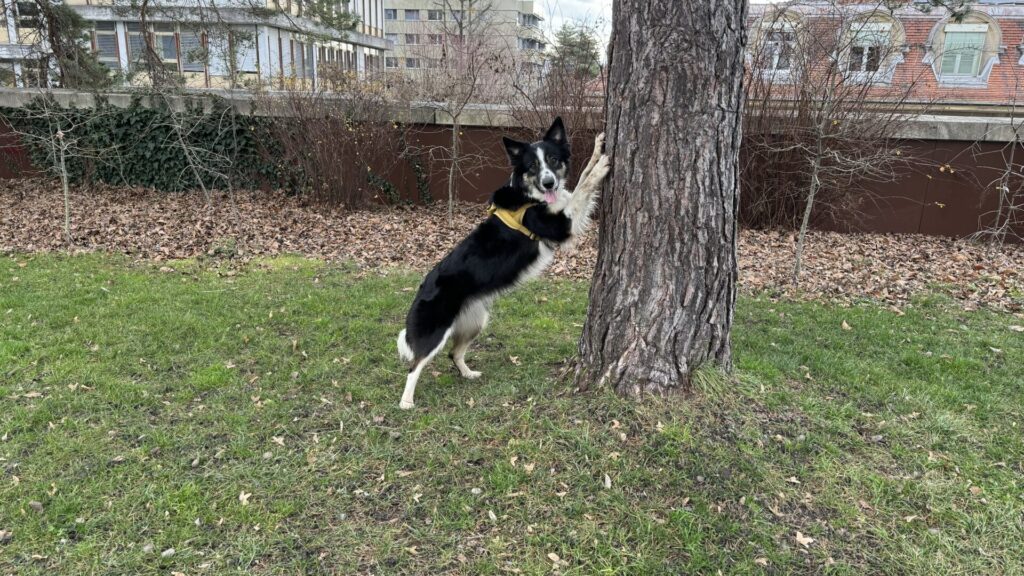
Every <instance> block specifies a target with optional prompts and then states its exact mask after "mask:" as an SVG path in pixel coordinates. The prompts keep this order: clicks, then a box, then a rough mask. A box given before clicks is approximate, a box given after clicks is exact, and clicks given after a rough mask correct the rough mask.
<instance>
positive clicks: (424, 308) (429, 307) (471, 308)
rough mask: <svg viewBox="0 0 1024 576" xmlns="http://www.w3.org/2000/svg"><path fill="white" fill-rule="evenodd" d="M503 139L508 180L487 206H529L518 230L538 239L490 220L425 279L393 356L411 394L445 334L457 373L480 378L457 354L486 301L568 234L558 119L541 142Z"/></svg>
mask: <svg viewBox="0 0 1024 576" xmlns="http://www.w3.org/2000/svg"><path fill="white" fill-rule="evenodd" d="M504 141H505V148H506V150H507V152H508V156H509V160H510V161H511V163H512V168H513V172H512V177H511V179H510V181H509V183H508V184H507V185H505V186H503V187H501V188H499V189H498V190H497V191H495V192H494V194H493V196H492V197H491V203H492V204H494V205H495V206H496V207H498V208H506V209H510V210H516V209H518V208H521V207H522V206H524V205H527V204H535V205H534V206H532V207H530V208H528V209H527V210H526V212H525V214H524V216H523V225H525V226H526V228H527V229H529V230H530V231H531V232H533V234H534V235H535V236H537V237H538V238H537V239H536V240H534V239H531V238H530V237H528V236H527V235H525V234H523V233H522V232H520V231H518V230H514V229H512V228H510V227H508V226H507V225H505V224H504V223H503V222H502V221H501V220H500V219H499V218H498V217H497V216H496V215H491V216H490V217H488V218H487V219H486V220H484V221H483V222H482V223H481V224H480V225H479V226H477V228H476V229H475V230H473V232H471V233H470V234H469V236H467V237H466V239H465V240H463V241H462V242H461V243H459V245H458V246H456V247H455V248H454V249H453V250H452V251H451V252H450V253H449V254H448V255H447V256H445V258H444V259H443V260H441V262H440V263H439V264H438V265H437V266H435V267H434V269H433V270H431V271H430V273H429V274H427V276H426V278H425V279H424V280H423V282H422V283H421V284H420V287H419V290H418V292H417V293H416V298H415V300H414V301H413V304H412V308H411V309H410V310H409V314H408V316H407V317H406V322H405V330H403V331H402V333H401V334H399V337H398V348H399V353H400V355H401V356H402V357H403V358H405V359H406V360H408V361H410V363H411V370H410V380H411V381H412V388H413V390H414V389H415V381H416V380H417V379H418V377H419V371H420V370H421V369H422V367H423V365H425V364H426V362H428V361H429V360H430V359H431V358H432V357H433V356H434V355H435V354H436V353H437V352H438V351H439V349H440V348H441V346H443V344H444V343H445V340H446V338H447V337H448V336H449V335H450V336H451V337H452V339H453V342H454V345H453V349H452V353H451V354H450V355H449V356H450V357H452V359H453V360H454V361H455V364H456V367H457V368H458V369H459V371H460V372H461V373H462V375H463V376H465V377H468V378H475V377H476V376H479V374H478V373H476V372H473V371H471V370H469V368H468V367H466V366H465V362H464V360H463V356H464V354H465V349H466V347H468V345H469V342H471V341H472V340H473V339H474V338H475V337H476V336H477V335H478V333H479V332H480V330H482V329H483V326H484V324H486V321H487V313H488V309H489V307H490V303H491V301H492V300H493V299H494V297H495V296H497V295H498V294H500V293H501V292H503V291H505V290H508V289H510V288H513V287H514V286H515V285H517V284H518V283H520V282H522V281H524V280H527V279H529V278H531V277H533V276H535V275H536V274H539V273H540V271H542V270H543V268H544V267H545V266H546V265H547V264H548V263H549V262H550V260H551V257H552V251H553V250H554V248H555V247H557V246H559V245H561V244H563V243H565V242H567V241H569V240H570V239H571V237H572V235H573V222H572V218H571V215H570V214H567V213H566V212H565V211H564V210H562V209H558V210H557V211H554V210H555V208H554V203H555V199H556V198H558V197H559V194H561V195H562V200H563V201H562V204H560V205H564V204H565V202H564V199H565V196H564V195H566V194H568V193H567V192H564V190H563V186H564V184H565V179H566V177H567V173H568V169H569V160H570V149H569V143H568V138H567V137H566V132H565V127H564V126H563V124H562V120H561V118H558V119H556V120H555V122H554V124H553V125H552V126H551V128H550V129H549V130H548V132H547V134H546V135H545V136H544V139H543V140H541V141H539V142H535V143H533V144H526V143H522V142H517V141H515V140H511V139H509V138H505V139H504ZM586 216H589V215H585V216H584V217H586ZM413 372H415V374H413ZM407 394H409V392H408V384H407ZM407 403H408V405H406V404H407ZM410 407H411V394H410V398H406V397H405V396H403V408H410Z"/></svg>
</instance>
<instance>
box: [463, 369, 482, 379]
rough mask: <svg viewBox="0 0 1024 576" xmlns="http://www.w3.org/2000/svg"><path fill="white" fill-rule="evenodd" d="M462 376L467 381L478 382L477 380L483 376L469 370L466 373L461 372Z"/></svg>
mask: <svg viewBox="0 0 1024 576" xmlns="http://www.w3.org/2000/svg"><path fill="white" fill-rule="evenodd" d="M460 374H462V377H463V378H465V379H467V380H476V379H477V378H479V377H481V376H483V374H481V373H480V372H477V371H476V370H467V371H465V372H460Z"/></svg>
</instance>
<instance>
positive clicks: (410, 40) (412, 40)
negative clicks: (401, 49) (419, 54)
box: [405, 34, 420, 46]
mask: <svg viewBox="0 0 1024 576" xmlns="http://www.w3.org/2000/svg"><path fill="white" fill-rule="evenodd" d="M405 43H406V44H408V45H410V46H416V45H417V44H419V43H420V35H419V34H406V35H405Z"/></svg>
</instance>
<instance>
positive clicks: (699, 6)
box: [576, 0, 747, 397]
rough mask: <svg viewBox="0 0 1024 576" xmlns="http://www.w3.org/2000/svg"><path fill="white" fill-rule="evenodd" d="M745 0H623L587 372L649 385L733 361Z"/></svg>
mask: <svg viewBox="0 0 1024 576" xmlns="http://www.w3.org/2000/svg"><path fill="white" fill-rule="evenodd" d="M746 14H747V2H746V0H721V1H715V0H690V1H688V2H679V1H678V0H617V1H616V2H615V8H614V16H613V23H614V28H613V32H612V44H611V54H610V56H609V70H610V72H609V82H608V103H609V104H608V119H607V145H608V149H607V152H608V153H609V154H610V156H611V158H612V173H611V177H610V179H609V181H608V184H607V185H606V186H605V191H604V194H603V195H602V198H601V208H600V210H601V216H600V221H601V224H600V232H599V233H600V244H599V253H598V258H597V267H596V270H595V272H594V280H593V286H592V287H591V291H590V308H589V310H588V311H587V321H586V324H585V326H584V328H583V336H582V339H581V341H580V360H579V365H578V366H577V371H576V383H577V385H578V386H579V387H580V388H581V389H587V388H595V387H602V386H610V387H613V388H614V389H615V390H616V391H617V392H618V393H620V394H622V395H625V396H630V397H638V396H641V395H644V394H658V395H664V394H670V393H677V392H684V391H686V390H688V389H689V386H690V379H691V374H692V373H693V371H694V370H695V369H697V368H698V367H700V366H701V365H703V364H704V363H706V362H712V363H714V364H717V365H720V366H722V367H724V368H725V369H729V368H731V343H730V336H729V333H730V329H731V327H732V320H733V307H734V303H735V300H736V211H737V202H738V199H739V193H738V192H739V191H738V185H739V184H738V183H739V174H738V164H739V161H738V160H739V150H740V118H741V112H742V106H743V90H742V86H743V65H744V61H743V56H744V47H745V44H746V33H745V19H746Z"/></svg>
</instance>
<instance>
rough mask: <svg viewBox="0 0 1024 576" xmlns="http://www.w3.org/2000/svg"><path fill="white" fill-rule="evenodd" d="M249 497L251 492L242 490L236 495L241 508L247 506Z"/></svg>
mask: <svg viewBox="0 0 1024 576" xmlns="http://www.w3.org/2000/svg"><path fill="white" fill-rule="evenodd" d="M250 496H252V493H251V492H246V491H245V490H242V491H241V492H240V493H239V494H238V501H239V502H241V503H242V506H248V505H249V497H250Z"/></svg>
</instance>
